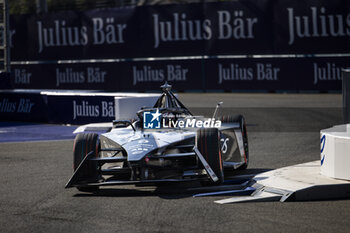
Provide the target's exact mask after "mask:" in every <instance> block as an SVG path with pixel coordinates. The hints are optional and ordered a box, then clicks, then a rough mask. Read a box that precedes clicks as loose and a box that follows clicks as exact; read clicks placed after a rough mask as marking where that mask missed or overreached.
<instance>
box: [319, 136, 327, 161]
mask: <svg viewBox="0 0 350 233" xmlns="http://www.w3.org/2000/svg"><path fill="white" fill-rule="evenodd" d="M320 143H321V166H322V165H323V163H324V159H325V158H326V155H325V154H322V153H323V151H324V147H325V145H326V135H323V136H322V137H321V142H320Z"/></svg>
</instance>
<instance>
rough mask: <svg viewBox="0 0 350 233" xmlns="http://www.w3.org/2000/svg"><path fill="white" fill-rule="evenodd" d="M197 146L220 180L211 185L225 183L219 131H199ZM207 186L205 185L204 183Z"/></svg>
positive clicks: (203, 129) (214, 129)
mask: <svg viewBox="0 0 350 233" xmlns="http://www.w3.org/2000/svg"><path fill="white" fill-rule="evenodd" d="M196 146H197V148H198V150H199V151H200V152H201V154H202V155H203V157H204V159H205V160H206V161H207V163H208V164H209V166H210V167H211V169H212V170H213V171H214V173H215V175H216V176H217V177H218V178H219V180H218V181H217V182H211V184H222V183H223V182H224V167H223V163H222V157H221V151H220V139H219V131H218V129H217V128H201V129H199V130H198V131H197V137H196ZM204 184H205V183H204Z"/></svg>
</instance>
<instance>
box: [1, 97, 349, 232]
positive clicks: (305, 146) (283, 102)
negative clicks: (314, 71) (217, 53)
mask: <svg viewBox="0 0 350 233" xmlns="http://www.w3.org/2000/svg"><path fill="white" fill-rule="evenodd" d="M179 97H180V99H181V100H182V101H183V102H184V104H185V105H187V106H189V107H190V110H192V111H193V113H195V114H199V113H202V114H205V115H210V114H211V113H212V110H213V108H214V106H215V103H216V102H217V101H220V100H223V101H224V108H223V109H222V113H224V114H229V113H232V112H233V113H243V114H244V115H245V116H246V120H247V122H248V124H249V126H248V138H249V146H250V148H249V150H250V158H251V160H250V166H249V169H247V170H246V171H245V172H244V174H254V173H258V172H260V171H263V170H268V169H274V168H278V167H283V166H288V165H293V164H297V163H303V162H308V161H313V160H316V159H319V157H320V156H319V154H320V151H319V150H320V148H319V130H320V129H322V128H327V127H330V126H332V125H334V124H340V123H341V122H342V117H341V109H340V106H341V96H340V95H332V94H327V95H316V94H310V95H290V94H288V95H283V94H251V95H249V94H217V95H216V94H180V95H179ZM12 127H14V126H13V125H12V126H11V125H7V126H6V125H4V124H2V125H1V127H0V130H1V131H6V130H7V131H6V132H3V133H0V135H1V136H0V137H1V138H2V141H4V140H3V138H8V142H2V143H0V183H1V189H0V232H35V233H37V232H99V233H100V232H268V233H270V232H293V233H294V232H317V233H323V232H324V233H329V232H338V233H342V232H344V233H347V232H350V222H349V218H350V199H348V200H330V201H313V202H289V203H280V202H261V203H259V202H257V203H239V204H230V205H218V204H215V203H214V202H213V201H214V200H220V199H223V198H227V197H228V196H224V197H202V198H193V197H192V195H191V194H189V193H187V192H186V188H187V187H188V186H189V185H196V184H187V185H177V186H171V187H169V186H164V187H158V188H155V187H135V186H130V185H127V186H122V187H116V188H104V189H103V190H102V191H100V192H98V193H96V194H88V193H80V192H78V191H77V190H75V189H64V185H65V184H66V182H67V181H68V179H69V178H70V176H71V175H72V147H73V140H58V139H61V138H62V139H69V138H71V137H72V135H71V134H70V132H72V131H73V128H74V127H68V128H66V127H63V129H58V131H57V132H60V133H59V134H58V136H53V137H51V136H50V135H51V133H49V132H52V134H54V135H56V134H57V133H54V130H53V128H50V127H55V126H52V125H51V126H50V125H49V126H47V125H46V126H45V125H44V126H41V125H37V124H24V125H21V126H19V128H20V127H23V128H22V129H23V130H24V131H22V132H23V134H25V131H30V132H35V130H36V132H39V133H41V134H43V135H46V136H40V137H38V138H39V139H43V140H45V141H37V140H38V138H36V141H34V142H33V141H32V142H28V139H31V136H29V134H28V136H26V137H23V135H21V134H22V133H21V134H20V133H16V132H14V131H11V130H9V129H10V128H12ZM26 127H27V128H26ZM31 127H34V128H37V129H30V128H31ZM41 127H43V128H41ZM45 127H46V128H45ZM58 127H61V126H58ZM51 129H52V130H51ZM10 131H11V132H10ZM18 132H20V131H18ZM11 134H12V136H11V137H13V136H16V135H17V136H18V137H17V140H19V139H21V138H23V139H21V140H23V141H25V142H9V141H10V140H9V139H10V138H11V137H10V135H11ZM49 138H52V139H56V140H51V141H50V140H48V139H49ZM13 140H14V139H13Z"/></svg>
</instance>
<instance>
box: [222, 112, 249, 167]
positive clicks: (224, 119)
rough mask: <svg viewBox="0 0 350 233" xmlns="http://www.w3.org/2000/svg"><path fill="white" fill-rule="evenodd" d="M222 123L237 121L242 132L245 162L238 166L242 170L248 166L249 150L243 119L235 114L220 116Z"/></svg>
mask: <svg viewBox="0 0 350 233" xmlns="http://www.w3.org/2000/svg"><path fill="white" fill-rule="evenodd" d="M221 122H222V123H239V128H240V129H241V132H242V138H243V146H244V153H245V163H244V164H243V165H242V166H240V167H239V168H238V170H244V169H246V168H247V167H248V164H249V150H248V134H247V127H246V123H245V119H244V117H243V116H242V115H235V116H222V117H221Z"/></svg>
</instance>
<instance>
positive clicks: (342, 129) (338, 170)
mask: <svg viewBox="0 0 350 233" xmlns="http://www.w3.org/2000/svg"><path fill="white" fill-rule="evenodd" d="M320 134H321V138H320V140H321V141H320V142H321V145H320V149H321V174H322V175H325V176H328V177H332V178H337V179H344V180H350V124H347V125H337V126H334V127H332V128H329V129H324V130H321V133H320Z"/></svg>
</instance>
